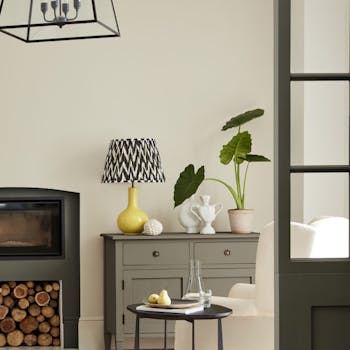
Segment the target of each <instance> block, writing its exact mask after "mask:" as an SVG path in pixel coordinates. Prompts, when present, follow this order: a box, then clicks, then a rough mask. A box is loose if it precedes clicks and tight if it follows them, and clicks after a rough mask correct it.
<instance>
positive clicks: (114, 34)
mask: <svg viewBox="0 0 350 350" xmlns="http://www.w3.org/2000/svg"><path fill="white" fill-rule="evenodd" d="M9 1H11V0H9ZM110 1H111V5H112V9H113V15H114V20H115V25H116V30H115V29H113V28H111V27H109V26H108V25H106V24H105V23H103V22H101V21H100V20H98V18H97V12H96V5H95V0H91V3H92V10H93V16H94V18H93V19H91V20H82V21H74V22H67V23H66V24H65V26H70V25H77V24H87V23H96V24H98V25H100V26H102V27H103V28H105V29H107V30H108V31H109V32H110V33H111V34H103V35H87V36H81V37H67V38H49V39H30V32H31V28H35V27H48V26H57V24H56V23H34V24H32V11H33V0H30V7H29V16H28V24H19V25H11V26H0V32H2V33H4V34H6V35H9V36H11V37H13V38H15V39H18V40H21V41H23V42H25V43H39V42H52V41H68V40H84V39H98V38H112V37H120V31H119V25H118V20H117V15H116V11H115V6H114V3H113V0H110ZM4 2H5V0H1V2H0V17H1V13H2V9H3V4H4ZM19 28H27V35H26V39H24V38H22V37H20V36H18V35H15V34H13V33H10V32H8V31H7V30H8V29H19ZM6 29H7V30H6Z"/></svg>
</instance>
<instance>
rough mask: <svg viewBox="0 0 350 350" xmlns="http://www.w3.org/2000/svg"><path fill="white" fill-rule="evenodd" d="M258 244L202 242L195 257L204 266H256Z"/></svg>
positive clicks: (196, 249)
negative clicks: (233, 264) (243, 264)
mask: <svg viewBox="0 0 350 350" xmlns="http://www.w3.org/2000/svg"><path fill="white" fill-rule="evenodd" d="M256 247H257V242H200V243H195V245H194V256H195V258H196V259H198V260H200V261H202V262H203V263H204V264H232V263H247V264H248V263H249V264H255V256H256Z"/></svg>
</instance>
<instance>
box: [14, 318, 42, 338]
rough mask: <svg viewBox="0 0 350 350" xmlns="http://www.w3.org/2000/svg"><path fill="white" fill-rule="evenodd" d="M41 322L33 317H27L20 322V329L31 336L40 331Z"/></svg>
mask: <svg viewBox="0 0 350 350" xmlns="http://www.w3.org/2000/svg"><path fill="white" fill-rule="evenodd" d="M38 326H39V322H38V321H37V320H36V318H34V317H33V316H27V317H26V318H25V319H24V320H23V321H21V322H20V324H19V328H20V329H21V330H22V331H23V333H25V334H30V333H32V332H33V331H35V330H36V329H38Z"/></svg>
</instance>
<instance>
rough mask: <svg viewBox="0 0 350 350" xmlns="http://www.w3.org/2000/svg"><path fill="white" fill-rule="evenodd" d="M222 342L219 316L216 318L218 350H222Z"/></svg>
mask: <svg viewBox="0 0 350 350" xmlns="http://www.w3.org/2000/svg"><path fill="white" fill-rule="evenodd" d="M223 349H224V347H223V344H222V323H221V318H219V319H218V350H223Z"/></svg>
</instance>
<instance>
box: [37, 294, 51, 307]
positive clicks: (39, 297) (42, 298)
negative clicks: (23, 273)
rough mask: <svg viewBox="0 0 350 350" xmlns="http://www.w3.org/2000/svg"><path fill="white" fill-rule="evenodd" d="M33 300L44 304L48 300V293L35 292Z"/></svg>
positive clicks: (40, 304)
mask: <svg viewBox="0 0 350 350" xmlns="http://www.w3.org/2000/svg"><path fill="white" fill-rule="evenodd" d="M35 302H36V303H37V304H38V305H39V306H45V305H47V304H48V303H49V302H50V295H49V294H48V293H47V292H45V291H42V292H39V293H36V294H35Z"/></svg>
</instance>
